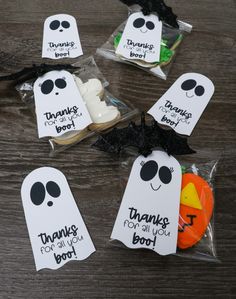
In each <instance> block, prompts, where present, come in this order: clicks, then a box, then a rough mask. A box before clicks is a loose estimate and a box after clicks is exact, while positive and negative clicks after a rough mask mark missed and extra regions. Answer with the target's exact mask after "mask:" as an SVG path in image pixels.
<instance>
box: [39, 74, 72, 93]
mask: <svg viewBox="0 0 236 299" xmlns="http://www.w3.org/2000/svg"><path fill="white" fill-rule="evenodd" d="M66 86H67V83H66V80H65V77H63V78H57V79H56V80H55V82H53V81H52V80H51V79H46V80H45V81H43V83H42V84H40V88H41V93H42V94H44V95H49V94H51V92H52V91H55V95H56V96H58V95H59V94H60V90H62V91H63V89H64V88H66ZM54 87H55V88H54Z"/></svg>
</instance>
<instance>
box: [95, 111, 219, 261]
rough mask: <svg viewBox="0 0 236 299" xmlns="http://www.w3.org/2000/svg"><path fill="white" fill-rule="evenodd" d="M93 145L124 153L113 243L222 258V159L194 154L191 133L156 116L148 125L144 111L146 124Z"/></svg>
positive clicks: (107, 135)
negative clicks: (218, 191)
mask: <svg viewBox="0 0 236 299" xmlns="http://www.w3.org/2000/svg"><path fill="white" fill-rule="evenodd" d="M94 147H96V148H97V149H99V150H102V151H105V152H108V153H109V154H113V155H115V154H119V155H120V156H119V158H120V161H121V162H120V170H119V171H120V173H119V176H120V187H121V188H120V192H119V195H118V198H120V201H119V202H118V204H117V211H118V212H116V213H117V216H116V220H115V221H114V225H113V230H112V233H111V243H112V244H114V245H118V246H122V247H123V245H125V246H126V247H128V248H132V249H139V248H144V249H150V250H153V251H155V252H156V253H158V254H160V255H169V254H175V255H179V256H183V257H190V258H195V259H200V260H208V261H217V258H216V249H215V237H214V225H213V224H214V217H213V214H214V213H213V212H214V205H215V195H214V177H215V173H216V166H217V163H218V160H217V159H216V160H214V161H209V158H208V157H209V156H211V157H212V156H213V153H212V152H211V153H209V152H207V151H206V150H205V151H204V152H201V151H200V152H199V153H197V154H194V153H195V151H194V150H193V149H192V148H190V147H189V145H188V142H187V139H186V138H184V137H181V136H179V135H177V134H176V133H175V132H174V131H173V130H165V129H163V128H161V127H160V126H158V124H157V123H156V122H155V121H154V122H153V123H151V125H150V124H147V123H146V122H145V116H144V114H142V115H141V124H137V123H134V122H132V123H130V124H129V125H128V126H127V127H122V128H116V130H111V131H110V132H106V133H104V134H101V135H100V137H99V138H98V140H97V141H96V142H95V143H94ZM191 154H194V155H191ZM193 161H194V162H193ZM195 161H197V162H195ZM116 196H117V194H116ZM119 205H120V207H119Z"/></svg>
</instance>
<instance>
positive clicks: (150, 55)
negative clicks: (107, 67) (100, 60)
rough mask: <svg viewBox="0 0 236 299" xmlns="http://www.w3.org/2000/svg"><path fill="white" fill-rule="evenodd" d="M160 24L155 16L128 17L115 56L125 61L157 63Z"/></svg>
mask: <svg viewBox="0 0 236 299" xmlns="http://www.w3.org/2000/svg"><path fill="white" fill-rule="evenodd" d="M161 33H162V22H160V21H159V19H158V17H157V16H156V15H153V14H151V15H148V16H144V14H143V13H142V12H137V13H133V14H131V15H130V17H129V19H128V21H127V24H126V26H125V29H124V32H123V34H122V37H121V40H120V42H119V44H118V47H117V49H116V54H117V55H121V56H122V57H125V58H127V59H135V60H142V61H145V62H150V63H151V62H158V61H159V59H160V47H161Z"/></svg>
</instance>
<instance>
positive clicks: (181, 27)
mask: <svg viewBox="0 0 236 299" xmlns="http://www.w3.org/2000/svg"><path fill="white" fill-rule="evenodd" d="M134 2H135V1H134ZM137 14H141V15H137ZM136 15H137V16H136ZM154 15H155V12H154V14H153V15H152V16H154ZM148 17H149V16H145V15H143V14H142V11H141V7H140V6H139V5H132V6H130V7H128V19H127V20H125V21H124V22H123V23H122V24H121V25H119V26H118V28H116V29H115V31H114V32H113V33H112V35H111V36H110V37H109V39H108V40H107V41H106V42H105V43H104V44H103V45H102V46H101V47H100V48H98V49H97V54H99V55H101V56H103V57H105V58H107V59H111V60H113V61H116V62H122V63H126V64H130V65H133V66H135V67H137V68H139V69H142V70H143V71H146V72H148V73H150V74H152V75H154V76H157V77H160V78H162V79H167V76H168V73H169V71H170V69H171V67H172V64H173V61H174V59H175V57H176V55H177V53H178V50H179V48H180V45H181V44H182V42H183V40H184V38H185V36H186V35H187V34H188V33H190V32H191V30H192V26H191V25H190V24H188V23H185V22H183V21H180V20H176V22H175V25H172V26H171V25H170V24H168V23H167V22H165V21H162V22H161V23H162V28H161V37H160V40H159V42H158V43H159V46H157V47H159V49H158V50H157V51H159V60H158V61H157V60H156V61H155V57H154V55H153V56H152V57H153V58H151V57H150V58H148V57H147V55H148V53H150V56H151V54H152V53H154V49H155V48H154V46H155V42H154V40H155V33H154V35H153V33H152V31H154V30H155V25H154V23H153V22H152V21H150V20H148V19H147V20H146V22H145V19H146V18H148ZM131 18H133V19H134V21H133V20H130V19H131ZM131 21H132V22H133V23H132V24H131V25H130V27H132V26H133V27H135V28H134V30H133V31H132V30H129V32H128V33H127V34H125V41H126V42H127V44H124V45H123V46H122V47H123V48H125V49H126V50H127V49H128V53H126V52H124V53H123V51H122V49H121V50H120V51H119V46H120V43H122V41H123V40H122V36H123V35H124V30H125V28H126V25H127V22H131ZM156 27H157V26H156ZM136 31H138V32H139V34H140V35H141V36H140V37H138V35H136ZM140 32H141V33H140ZM149 32H150V35H151V34H152V35H151V36H148V34H149ZM157 34H158V32H157V33H156V36H157ZM144 36H145V38H144ZM132 38H133V39H132ZM137 41H139V42H137ZM157 51H156V52H157ZM122 53H123V55H122ZM125 53H126V55H125ZM127 54H128V55H127ZM144 57H145V58H144Z"/></svg>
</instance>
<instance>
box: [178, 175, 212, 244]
mask: <svg viewBox="0 0 236 299" xmlns="http://www.w3.org/2000/svg"><path fill="white" fill-rule="evenodd" d="M213 205H214V197H213V193H212V190H211V188H210V186H209V185H208V183H207V182H206V181H205V180H203V179H202V178H201V177H199V176H197V175H195V174H192V173H186V174H184V175H183V178H182V192H181V197H180V212H179V234H178V247H179V248H181V249H186V248H189V247H192V246H193V245H195V244H196V243H197V242H198V241H200V240H201V238H202V236H203V235H204V233H205V231H206V229H207V226H208V224H209V222H210V219H211V216H212V212H213Z"/></svg>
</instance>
